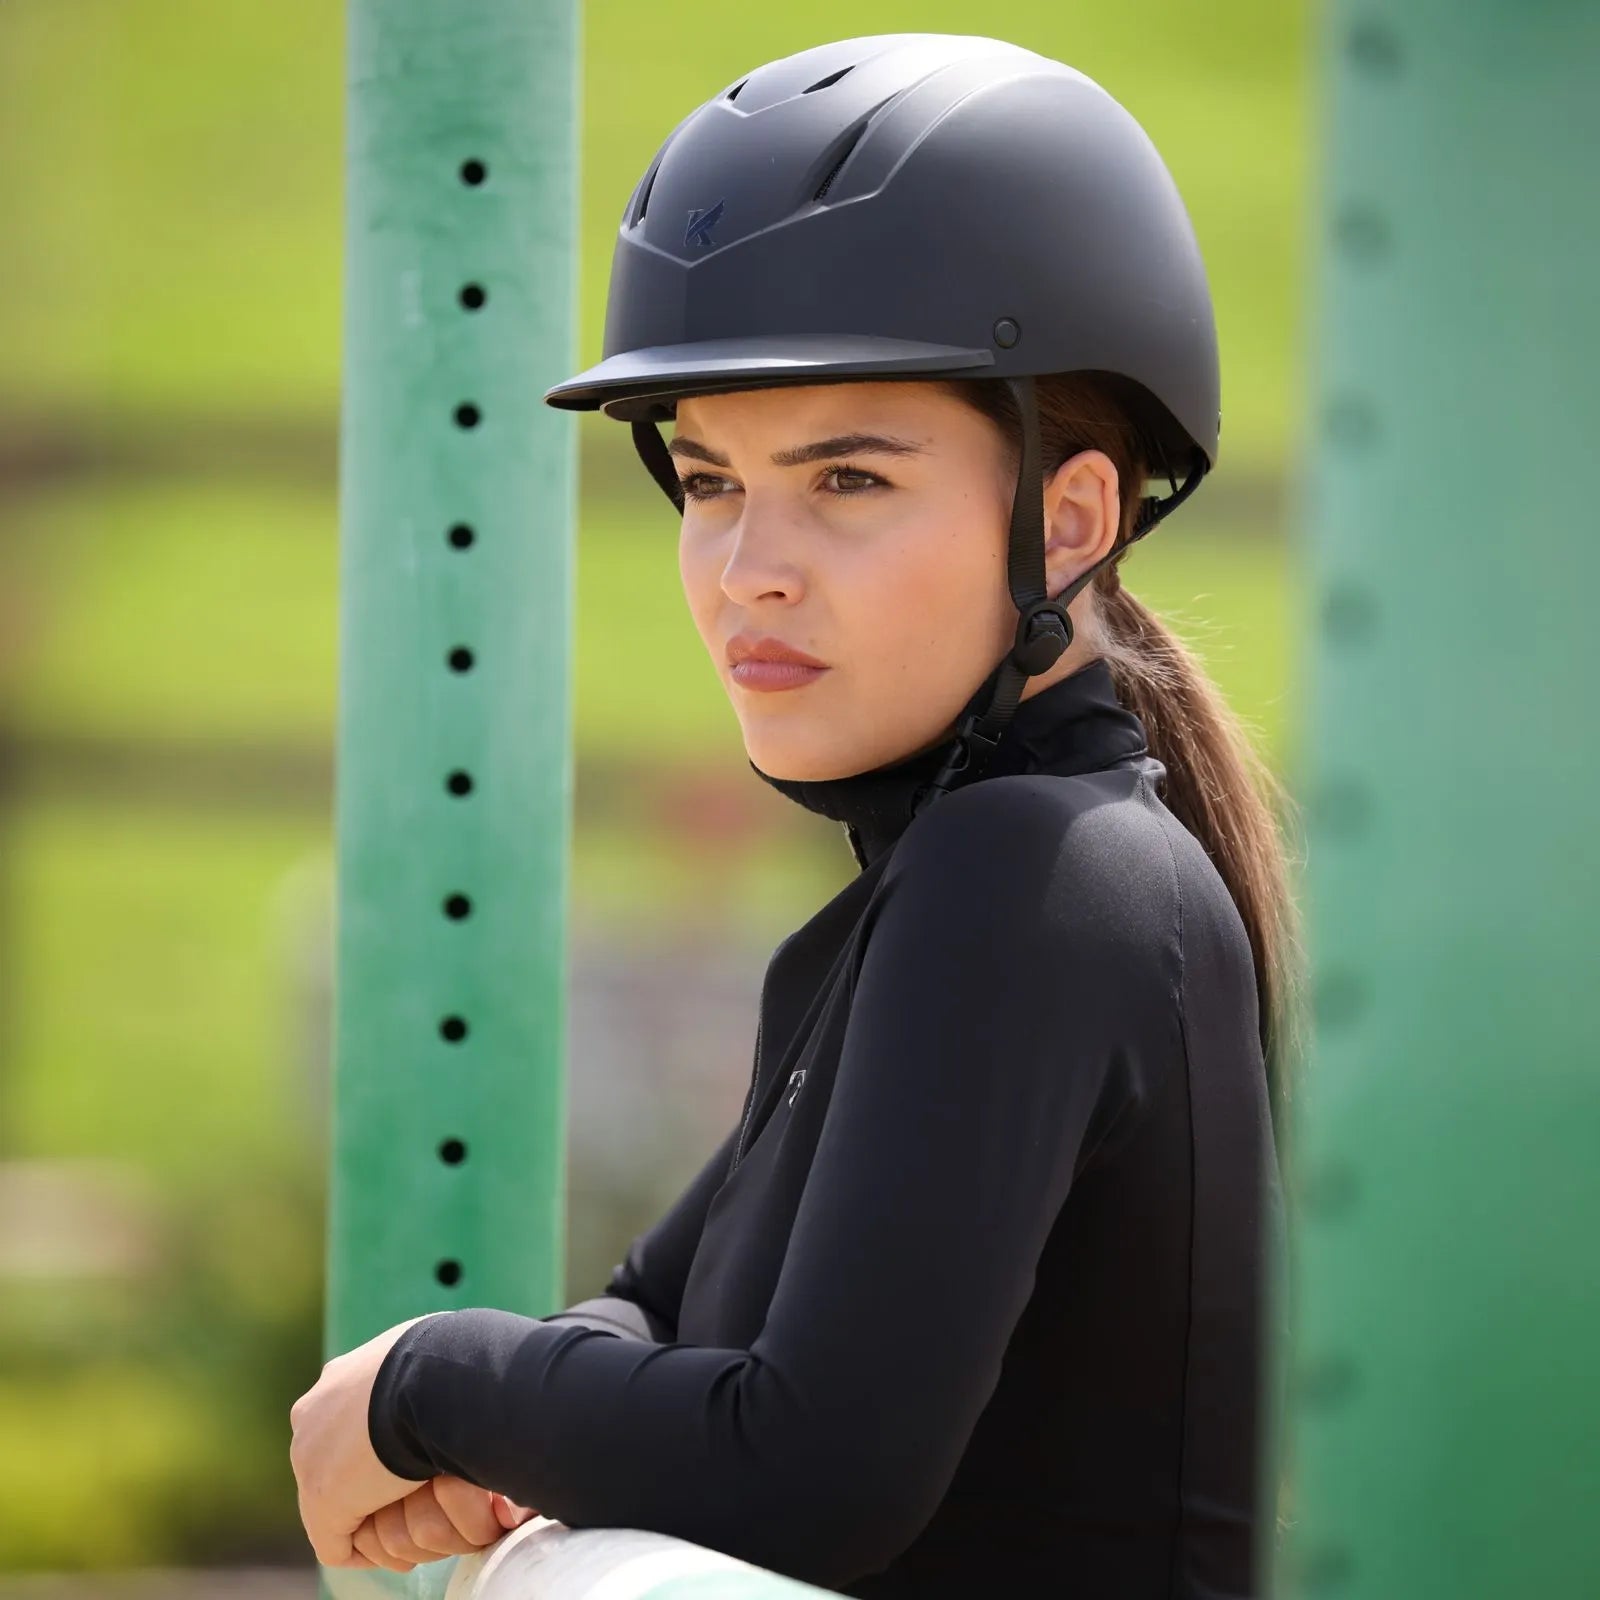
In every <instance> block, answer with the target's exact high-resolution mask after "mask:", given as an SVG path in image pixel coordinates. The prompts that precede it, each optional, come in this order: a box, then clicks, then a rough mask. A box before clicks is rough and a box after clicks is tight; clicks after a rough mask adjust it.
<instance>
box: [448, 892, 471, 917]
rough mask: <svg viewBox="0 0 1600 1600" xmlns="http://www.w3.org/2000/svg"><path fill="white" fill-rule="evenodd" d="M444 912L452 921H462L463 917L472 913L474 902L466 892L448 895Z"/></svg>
mask: <svg viewBox="0 0 1600 1600" xmlns="http://www.w3.org/2000/svg"><path fill="white" fill-rule="evenodd" d="M444 914H445V915H446V916H447V917H449V919H450V920H451V921H452V922H460V921H461V919H462V918H463V917H468V916H471V915H472V902H471V900H469V899H468V898H467V897H466V895H464V894H452V895H446V896H445V902H444Z"/></svg>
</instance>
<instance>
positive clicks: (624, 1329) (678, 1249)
mask: <svg viewBox="0 0 1600 1600" xmlns="http://www.w3.org/2000/svg"><path fill="white" fill-rule="evenodd" d="M738 1133H739V1130H738V1127H737V1126H735V1127H733V1128H731V1129H730V1130H729V1132H728V1134H727V1137H726V1138H724V1139H723V1141H722V1142H721V1143H720V1144H719V1145H718V1146H717V1148H716V1149H715V1150H714V1151H713V1152H712V1153H711V1155H710V1156H709V1157H708V1158H707V1160H706V1163H705V1165H704V1166H702V1167H701V1169H700V1171H699V1172H698V1173H696V1174H695V1176H694V1177H693V1178H692V1179H690V1181H689V1184H688V1186H687V1187H686V1188H685V1189H684V1191H683V1193H682V1194H680V1195H679V1196H678V1198H677V1199H676V1200H675V1201H674V1202H673V1203H672V1206H671V1208H670V1209H669V1210H668V1211H667V1213H666V1214H665V1215H664V1216H663V1217H662V1218H661V1220H660V1221H659V1222H657V1223H656V1224H655V1225H654V1226H653V1227H650V1228H648V1229H646V1230H645V1232H643V1233H641V1234H639V1235H638V1237H637V1238H635V1239H634V1240H633V1242H632V1243H631V1244H630V1245H629V1246H628V1249H627V1252H626V1255H625V1256H624V1258H623V1260H622V1261H620V1262H619V1263H618V1264H617V1265H616V1266H615V1267H613V1268H612V1270H611V1280H610V1282H609V1283H607V1284H606V1286H605V1288H604V1289H603V1290H602V1291H601V1292H600V1293H599V1294H598V1295H597V1296H595V1297H594V1298H593V1299H591V1300H580V1301H579V1302H578V1304H577V1305H575V1306H569V1307H568V1308H567V1309H566V1310H565V1311H558V1312H556V1313H555V1315H554V1316H549V1317H542V1318H540V1321H542V1322H546V1323H558V1324H574V1325H577V1326H579V1327H586V1328H601V1329H607V1328H609V1329H611V1330H612V1331H614V1332H616V1333H618V1334H619V1335H621V1336H622V1337H623V1338H625V1339H648V1340H652V1341H654V1342H655V1343H656V1344H668V1343H670V1342H671V1341H672V1340H674V1339H675V1338H676V1337H677V1332H678V1307H679V1306H680V1305H681V1304H682V1303H683V1286H684V1283H685V1281H686V1280H687V1279H688V1276H689V1264H690V1263H691V1262H692V1261H693V1260H694V1253H695V1248H696V1247H697V1246H698V1245H699V1243H700V1233H701V1230H702V1229H703V1228H704V1227H705V1220H706V1212H707V1211H708V1210H709V1209H710V1207H711V1201H712V1198H713V1196H714V1195H715V1194H716V1192H717V1190H718V1189H720V1188H721V1187H722V1181H723V1179H724V1178H726V1177H727V1175H728V1163H729V1162H730V1161H732V1160H733V1144H734V1140H735V1139H736V1138H737V1137H738Z"/></svg>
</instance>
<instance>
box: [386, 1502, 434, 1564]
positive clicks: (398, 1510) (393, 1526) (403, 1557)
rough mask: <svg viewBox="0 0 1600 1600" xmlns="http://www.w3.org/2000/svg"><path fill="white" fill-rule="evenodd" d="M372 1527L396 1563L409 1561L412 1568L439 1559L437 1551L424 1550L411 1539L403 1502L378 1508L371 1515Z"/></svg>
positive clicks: (391, 1503)
mask: <svg viewBox="0 0 1600 1600" xmlns="http://www.w3.org/2000/svg"><path fill="white" fill-rule="evenodd" d="M372 1525H373V1527H374V1528H376V1529H377V1531H378V1540H379V1542H380V1543H381V1544H382V1545H383V1548H384V1549H385V1550H387V1551H388V1552H389V1554H390V1555H392V1556H393V1557H394V1558H395V1559H396V1560H397V1561H409V1562H410V1563H411V1565H412V1566H418V1565H419V1564H420V1563H422V1562H424V1561H437V1560H438V1559H439V1555H440V1552H439V1551H437V1550H424V1549H423V1548H422V1547H421V1546H420V1545H419V1544H418V1543H417V1541H416V1540H415V1539H413V1538H412V1537H411V1529H410V1527H409V1525H408V1523H407V1518H406V1507H405V1501H404V1500H394V1501H391V1502H390V1503H389V1504H388V1505H386V1506H380V1507H379V1508H378V1509H377V1510H376V1511H374V1512H373V1513H372Z"/></svg>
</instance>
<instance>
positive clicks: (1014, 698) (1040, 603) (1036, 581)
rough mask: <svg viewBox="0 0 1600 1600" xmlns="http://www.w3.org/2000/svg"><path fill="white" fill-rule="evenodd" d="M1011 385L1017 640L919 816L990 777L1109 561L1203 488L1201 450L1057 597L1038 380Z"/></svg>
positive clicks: (965, 717)
mask: <svg viewBox="0 0 1600 1600" xmlns="http://www.w3.org/2000/svg"><path fill="white" fill-rule="evenodd" d="M1005 382H1006V387H1007V388H1008V389H1010V391H1011V395H1012V398H1013V399H1014V400H1015V401H1016V405H1017V414H1018V416H1019V417H1020V418H1021V421H1022V460H1021V463H1020V465H1019V466H1018V469H1017V489H1016V493H1015V495H1014V496H1013V497H1012V503H1011V539H1010V546H1009V549H1008V552H1007V557H1006V579H1007V582H1008V583H1009V584H1010V587H1011V600H1012V603H1013V604H1014V605H1015V606H1016V608H1017V611H1018V618H1017V636H1016V638H1015V640H1014V641H1013V642H1012V646H1011V649H1010V651H1009V652H1008V654H1007V655H1006V657H1005V659H1004V660H1003V661H1002V662H1001V663H1000V664H999V666H997V667H996V668H995V669H994V671H993V672H991V673H990V674H989V676H988V678H986V679H985V680H984V682H983V683H982V684H981V685H980V686H979V688H978V691H977V693H976V694H974V695H973V697H972V699H971V700H969V701H968V702H967V705H966V708H965V710H963V711H962V713H961V716H960V718H959V719H958V720H957V722H956V731H955V736H954V738H953V739H952V740H951V744H950V751H949V754H948V756H947V757H946V758H945V762H944V765H943V766H942V767H941V768H940V769H939V772H938V774H937V775H936V776H935V777H934V778H933V779H932V780H931V781H930V782H929V783H928V784H927V785H926V786H925V787H924V788H923V789H922V790H921V791H920V792H919V794H918V795H917V799H916V802H915V804H914V806H913V808H912V809H913V814H915V813H918V812H921V811H923V810H924V809H925V808H926V807H928V806H930V805H931V804H932V803H933V802H934V801H935V800H937V799H938V798H939V797H940V796H941V795H945V794H949V793H950V791H951V790H953V789H959V788H961V787H962V786H963V785H964V784H967V783H971V782H973V781H974V780H975V779H976V778H979V777H981V776H982V775H983V772H984V769H985V768H986V767H987V766H988V764H989V759H990V757H991V756H992V755H993V754H994V752H995V750H996V749H997V748H998V746H999V744H1000V740H1001V737H1002V736H1003V735H1004V733H1005V731H1006V727H1007V726H1008V725H1009V723H1010V721H1011V718H1012V717H1013V716H1014V715H1015V713H1016V709H1017V706H1018V705H1019V704H1020V703H1021V700H1022V690H1023V687H1024V685H1025V684H1026V683H1027V681H1028V679H1029V678H1034V677H1037V676H1038V675H1039V674H1040V673H1042V672H1048V671H1049V670H1050V668H1051V667H1053V666H1054V665H1055V664H1056V662H1057V661H1059V660H1060V659H1061V657H1062V656H1063V655H1064V654H1065V653H1066V651H1067V649H1068V647H1069V646H1070V645H1071V643H1072V635H1073V627H1072V616H1071V614H1070V613H1069V612H1068V610H1067V607H1068V606H1070V605H1071V604H1072V602H1073V600H1074V599H1076V598H1077V596H1078V595H1079V594H1080V593H1081V592H1082V590H1083V589H1084V588H1085V586H1086V585H1088V584H1089V583H1090V582H1091V581H1092V580H1093V578H1094V575H1095V573H1096V572H1098V571H1099V570H1100V568H1101V567H1103V566H1105V565H1106V563H1107V562H1109V561H1113V560H1116V559H1118V558H1120V557H1121V555H1122V553H1123V552H1124V551H1125V550H1126V549H1127V548H1128V546H1129V545H1131V544H1133V543H1134V542H1135V541H1136V540H1138V539H1142V538H1143V537H1144V536H1145V535H1146V534H1147V533H1149V531H1150V530H1151V529H1152V528H1153V527H1155V525H1156V524H1157V523H1158V522H1160V521H1161V519H1162V518H1163V517H1165V516H1166V515H1167V514H1168V513H1169V512H1171V511H1173V510H1175V509H1176V508H1177V507H1178V506H1180V505H1182V504H1183V502H1184V501H1185V500H1187V499H1188V498H1189V496H1190V495H1191V494H1193V493H1194V491H1195V489H1196V488H1198V487H1199V484H1200V480H1201V478H1203V477H1204V476H1205V473H1206V465H1207V463H1206V458H1205V455H1204V453H1203V452H1202V451H1200V450H1196V451H1195V452H1194V456H1193V460H1192V462H1191V465H1190V469H1189V475H1188V477H1187V478H1185V479H1184V481H1183V483H1182V485H1179V484H1178V483H1177V482H1176V481H1175V480H1174V479H1173V477H1172V473H1171V470H1170V469H1168V468H1166V463H1165V461H1163V462H1162V466H1163V469H1164V470H1166V475H1167V482H1168V483H1169V484H1170V485H1171V487H1172V493H1171V494H1170V495H1168V496H1167V497H1166V498H1165V499H1156V498H1146V499H1145V500H1144V501H1143V503H1142V504H1141V505H1140V507H1139V514H1138V516H1137V518H1136V519H1135V521H1134V525H1133V529H1132V531H1131V532H1130V533H1129V535H1128V537H1127V538H1126V539H1125V540H1124V541H1123V542H1122V543H1121V544H1119V545H1113V547H1112V548H1111V549H1110V550H1108V551H1107V552H1106V553H1105V555H1103V556H1102V557H1101V558H1100V559H1099V560H1098V561H1097V562H1095V564H1094V565H1093V566H1092V567H1087V568H1085V569H1084V571H1082V572H1080V573H1079V574H1078V576H1077V577H1076V578H1074V579H1073V580H1072V582H1071V583H1069V584H1068V585H1067V586H1066V587H1065V588H1064V589H1063V590H1062V591H1061V593H1060V594H1058V595H1056V596H1055V598H1054V599H1052V598H1050V597H1049V596H1048V595H1047V594H1046V592H1045V573H1044V505H1043V499H1042V496H1041V494H1040V486H1041V484H1042V483H1043V473H1042V472H1041V471H1040V468H1039V408H1038V402H1037V399H1036V396H1035V393H1034V380H1033V379H1032V378H1031V377H1027V376H1024V377H1019V378H1007V379H1006V380H1005Z"/></svg>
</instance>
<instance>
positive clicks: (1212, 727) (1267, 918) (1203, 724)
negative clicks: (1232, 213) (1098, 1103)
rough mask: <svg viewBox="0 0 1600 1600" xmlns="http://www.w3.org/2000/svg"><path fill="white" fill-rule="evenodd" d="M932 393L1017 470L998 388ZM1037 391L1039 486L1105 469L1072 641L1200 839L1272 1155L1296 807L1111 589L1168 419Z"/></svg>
mask: <svg viewBox="0 0 1600 1600" xmlns="http://www.w3.org/2000/svg"><path fill="white" fill-rule="evenodd" d="M941 387H943V388H945V389H947V390H949V391H950V392H952V393H954V394H956V395H957V396H959V397H960V398H961V399H963V400H965V401H967V402H968V403H969V404H970V405H972V406H974V407H975V408H976V409H977V410H978V411H979V412H981V413H982V414H983V415H984V416H986V417H988V418H989V419H990V420H991V421H992V422H994V423H995V424H996V425H997V427H998V428H999V429H1000V431H1001V434H1002V435H1003V437H1004V438H1005V439H1006V440H1007V442H1008V445H1009V448H1010V451H1011V462H1012V467H1013V470H1015V466H1016V463H1017V461H1018V460H1019V459H1020V454H1021V425H1020V419H1019V418H1018V415H1017V410H1016V405H1015V403H1014V402H1013V400H1012V397H1011V392H1010V390H1009V389H1008V388H1007V386H1006V384H1005V383H1004V382H1003V381H1002V380H1000V379H995V378H980V379H956V380H949V381H946V382H943V383H942V384H941ZM1035 392H1036V394H1037V397H1038V408H1039V443H1040V458H1041V460H1040V464H1041V466H1042V468H1043V470H1044V473H1045V475H1046V476H1048V475H1049V474H1050V473H1052V472H1054V471H1055V469H1056V468H1057V467H1059V466H1060V465H1061V464H1062V462H1064V461H1067V460H1068V459H1070V458H1071V457H1072V456H1074V455H1077V454H1078V453H1079V452H1080V451H1082V450H1103V451H1104V452H1105V453H1106V455H1107V456H1109V457H1110V458H1111V460H1112V461H1113V462H1114V463H1115V465H1116V468H1117V475H1118V483H1119V485H1120V486H1121V489H1122V514H1121V526H1120V527H1119V528H1118V530H1117V544H1118V547H1119V553H1118V554H1117V555H1116V556H1115V557H1114V558H1113V559H1112V560H1111V561H1108V562H1107V563H1106V565H1105V566H1103V567H1101V568H1100V570H1099V571H1098V572H1096V573H1095V575H1094V578H1093V579H1092V580H1091V582H1090V584H1089V587H1088V589H1087V591H1086V592H1087V594H1089V595H1090V596H1092V599H1093V611H1092V618H1093V620H1092V622H1086V624H1085V625H1084V627H1083V631H1084V633H1085V634H1087V635H1089V643H1090V646H1091V648H1093V649H1094V651H1095V653H1096V654H1097V655H1099V656H1101V657H1103V658H1104V660H1105V661H1106V663H1107V665H1108V666H1109V667H1110V669H1111V675H1112V679H1113V681H1114V683H1115V684H1116V689H1117V696H1118V698H1119V699H1120V700H1121V701H1122V703H1123V704H1124V705H1125V706H1126V707H1127V708H1128V709H1129V710H1130V711H1132V712H1134V713H1135V715H1137V716H1138V718H1139V720H1140V721H1141V722H1142V723H1143V724H1144V730H1145V737H1146V741H1147V743H1148V745H1149V747H1150V752H1151V754H1152V755H1154V756H1155V757H1156V759H1157V760H1158V761H1160V762H1161V763H1162V764H1163V765H1164V766H1165V767H1166V769H1167V777H1166V782H1165V784H1164V786H1163V789H1162V795H1161V798H1162V801H1163V803H1164V804H1165V805H1166V806H1167V808H1168V810H1170V811H1171V812H1172V814H1173V815H1174V816H1175V817H1177V819H1178V820H1179V821H1180V822H1181V823H1182V824H1183V825H1184V827H1186V828H1187V829H1188V830H1189V831H1190V833H1192V834H1193V835H1194V836H1195V838H1197V839H1198V840H1199V841H1200V844H1201V846H1202V847H1203V848H1204V850H1205V852H1206V854H1207V855H1208V856H1209V857H1210V858H1211V861H1212V863H1213V864H1214V865H1215V867H1216V869H1217V871H1218V873H1219V874H1220V876H1221V878H1222V881H1223V882H1224V883H1225V884H1226V885H1227V888H1228V892H1229V893H1230V894H1231V895H1232V897H1233V902H1234V904H1235V905H1236V906H1237V907H1238V909H1239V915H1240V917H1241V919H1242V920H1243V922H1244V926H1245V931H1246V933H1247V934H1248V935H1249V938H1250V950H1251V954H1252V957H1253V959H1254V964H1255V974H1256V992H1257V997H1258V1001H1259V1006H1260V1010H1259V1018H1258V1023H1259V1028H1260V1033H1261V1043H1262V1050H1263V1053H1264V1055H1265V1058H1266V1066H1267V1085H1268V1091H1269V1094H1270V1096H1271V1099H1272V1102H1273V1124H1274V1132H1275V1134H1277V1136H1278V1139H1279V1142H1280V1144H1281V1142H1282V1133H1283V1117H1282V1115H1281V1108H1282V1105H1283V1103H1284V1101H1285V1100H1286V1099H1287V1097H1288V1093H1289V1084H1290V1081H1291V1078H1292V1075H1293V1070H1294V1061H1295V1058H1296V1055H1297V1053H1298V1051H1299V1049H1300V1048H1301V1047H1302V1045H1303V1043H1304V1038H1303V1033H1304V1024H1305V1019H1304V1015H1303V1001H1302V993H1303V986H1304V971H1303V957H1302V950H1301V942H1300V923H1299V915H1298V911H1297V909H1296V906H1295V903H1294V899H1293V895H1292V892H1291V885H1290V865H1289V855H1288V853H1287V851H1286V849H1285V846H1284V840H1283V836H1282V833H1281V832H1280V829H1283V830H1286V831H1287V830H1290V829H1291V828H1292V829H1294V831H1295V832H1298V825H1297V823H1298V819H1297V816H1296V812H1295V808H1294V804H1293V801H1292V800H1291V798H1290V796H1289V793H1288V791H1287V789H1286V788H1285V787H1284V785H1283V784H1282V783H1281V782H1280V781H1279V779H1278V778H1277V777H1276V775H1275V774H1274V773H1273V772H1272V770H1271V768H1270V767H1268V766H1267V764H1266V763H1265V762H1264V761H1263V760H1262V758H1261V757H1260V755H1259V754H1258V753H1257V751H1256V749H1255V747H1254V745H1253V744H1252V743H1251V740H1250V738H1249V736H1248V734H1247V732H1246V731H1245V728H1244V726H1243V724H1242V723H1241V722H1240V721H1239V719H1238V717H1237V716H1236V715H1235V713H1234V712H1233V711H1232V710H1231V708H1230V707H1229V706H1228V703H1227V701H1226V700H1224V698H1223V697H1222V694H1221V692H1220V691H1219V690H1218V688H1217V686H1216V685H1215V684H1214V683H1213V682H1212V681H1211V679H1210V678H1209V677H1208V676H1207V674H1206V671H1205V668H1204V667H1203V666H1202V665H1201V663H1200V661H1199V659H1198V657H1196V656H1195V655H1194V653H1193V652H1192V651H1191V650H1190V649H1189V647H1188V646H1187V645H1186V644H1184V642H1183V641H1182V640H1181V639H1180V638H1178V636H1177V635H1176V634H1175V633H1173V632H1172V631H1171V629H1169V628H1168V627H1167V626H1166V624H1165V623H1163V622H1162V621H1161V619H1160V618H1159V617H1158V616H1157V615H1156V614H1155V613H1154V612H1153V611H1151V610H1150V609H1149V608H1148V607H1147V606H1145V605H1143V604H1142V603H1141V602H1140V601H1139V600H1138V599H1136V598H1135V597H1134V595H1133V594H1132V593H1131V592H1130V591H1129V590H1127V589H1125V588H1124V587H1123V586H1122V580H1121V576H1120V574H1119V573H1118V571H1117V568H1118V567H1119V566H1120V565H1121V563H1122V561H1123V559H1124V558H1125V556H1126V553H1127V550H1126V547H1127V541H1128V535H1129V534H1130V532H1131V531H1132V529H1133V526H1134V521H1135V519H1136V517H1137V516H1138V513H1139V508H1140V505H1141V500H1142V492H1143V487H1144V484H1145V482H1146V480H1147V479H1149V478H1153V477H1157V476H1165V466H1166V462H1167V461H1169V460H1170V461H1171V462H1172V465H1173V468H1174V470H1176V471H1178V472H1179V473H1180V474H1181V472H1182V471H1183V463H1185V462H1186V461H1187V460H1188V459H1189V455H1190V452H1192V450H1193V446H1192V445H1191V444H1188V443H1187V441H1186V440H1184V439H1183V437H1182V435H1181V434H1175V432H1174V425H1173V424H1172V421H1171V419H1170V418H1169V417H1168V416H1167V414H1166V413H1165V411H1164V410H1163V409H1161V408H1159V407H1157V406H1155V405H1154V404H1153V403H1152V402H1151V401H1150V400H1149V398H1148V396H1147V394H1146V392H1145V391H1144V390H1143V389H1142V388H1140V387H1139V386H1138V385H1136V384H1134V383H1132V382H1131V381H1129V380H1128V379H1125V378H1121V377H1119V376H1118V375H1117V374H1115V373H1067V374H1054V375H1051V376H1049V377H1043V378H1039V379H1037V380H1035ZM1130 489H1131V490H1132V492H1130ZM1091 628H1092V633H1091V631H1090V630H1091Z"/></svg>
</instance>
